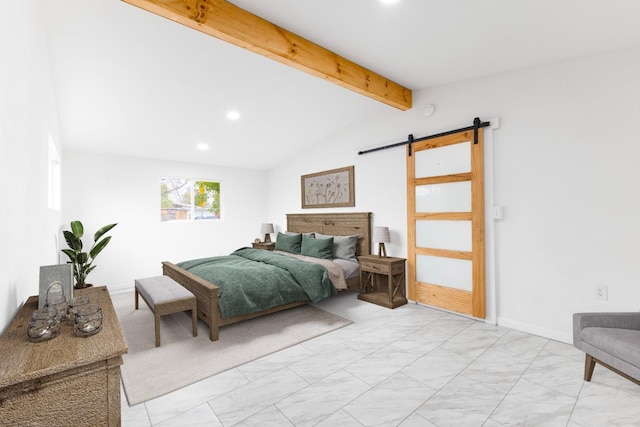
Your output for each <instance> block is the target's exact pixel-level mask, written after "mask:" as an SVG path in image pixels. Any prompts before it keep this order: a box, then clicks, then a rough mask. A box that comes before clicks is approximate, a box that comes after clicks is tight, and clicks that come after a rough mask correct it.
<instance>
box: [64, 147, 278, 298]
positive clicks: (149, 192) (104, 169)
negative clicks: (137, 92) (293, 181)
mask: <svg viewBox="0 0 640 427" xmlns="http://www.w3.org/2000/svg"><path fill="white" fill-rule="evenodd" d="M64 161H65V168H64V171H63V184H64V190H65V191H64V194H63V203H62V206H63V224H64V227H63V228H64V229H67V230H68V229H70V227H69V222H70V221H72V220H76V219H77V220H80V221H82V223H83V225H84V227H85V238H84V239H83V242H84V244H85V246H86V247H90V245H91V244H92V243H93V233H95V231H96V230H98V229H99V228H100V227H102V226H104V225H107V224H110V223H114V222H115V223H118V225H117V226H116V227H115V228H113V229H112V230H111V231H110V232H109V235H111V236H112V239H111V242H110V243H109V245H108V246H107V247H106V248H105V249H104V250H103V252H101V253H100V254H99V255H98V257H97V259H96V262H95V265H97V266H98V267H97V268H96V269H95V270H94V271H93V272H91V274H90V275H89V276H88V278H87V282H88V283H93V284H96V285H107V286H109V287H110V289H111V290H115V291H118V290H123V289H133V281H134V280H135V279H136V278H141V277H148V276H157V275H159V274H162V270H161V262H162V261H171V262H180V261H184V260H187V259H193V258H203V257H209V256H216V255H228V254H229V253H231V252H233V251H234V250H236V249H238V248H240V247H243V246H251V242H253V240H254V239H255V238H256V237H259V236H260V224H261V223H262V222H266V220H267V210H266V201H267V196H266V189H267V184H266V176H267V174H266V172H264V171H254V170H246V169H234V168H223V167H215V166H203V165H197V164H188V163H177V162H167V161H157V160H149V159H138V158H127V157H116V156H106V155H96V154H86V153H80V152H73V151H65V152H64ZM163 176H178V177H186V178H198V179H205V180H211V181H218V180H219V181H221V205H222V216H223V219H222V220H220V221H195V222H183V223H179V222H178V223H167V222H165V223H162V222H161V221H160V178H161V177H163ZM62 243H63V247H66V245H65V243H64V241H62ZM61 256H62V260H63V262H66V259H67V258H66V255H64V254H62V255H61Z"/></svg>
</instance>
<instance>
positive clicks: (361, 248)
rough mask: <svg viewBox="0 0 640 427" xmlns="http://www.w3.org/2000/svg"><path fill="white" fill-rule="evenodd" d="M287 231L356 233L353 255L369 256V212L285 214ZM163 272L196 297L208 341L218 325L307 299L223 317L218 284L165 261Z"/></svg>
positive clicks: (353, 281) (350, 282)
mask: <svg viewBox="0 0 640 427" xmlns="http://www.w3.org/2000/svg"><path fill="white" fill-rule="evenodd" d="M287 231H289V232H294V233H311V232H316V233H320V234H321V235H327V236H353V235H357V236H358V241H357V245H356V255H357V256H360V255H369V254H370V253H371V213H370V212H354V213H321V214H287ZM265 256H266V254H265ZM162 272H163V274H164V275H165V276H169V277H171V278H172V279H173V280H175V281H176V282H178V283H180V284H181V285H182V286H184V287H185V288H187V289H188V290H189V291H191V292H192V293H193V294H194V295H195V296H196V299H197V301H198V317H199V318H200V319H201V320H202V321H203V322H204V323H205V324H206V325H207V326H208V327H209V338H210V339H211V341H216V340H217V339H218V328H219V327H221V326H224V325H230V324H232V323H237V322H240V321H243V320H247V319H252V318H255V317H258V316H263V315H265V314H269V313H275V312H277V311H281V310H286V309H288V308H292V307H296V306H299V305H303V304H307V303H308V302H309V300H308V299H306V300H302V299H300V300H298V301H293V302H289V303H286V304H282V305H278V306H275V307H271V308H268V309H265V310H259V311H256V312H253V313H249V314H242V315H234V316H230V317H223V316H222V315H221V313H220V308H219V302H220V301H219V296H220V288H219V286H217V285H216V284H214V283H211V282H209V281H207V280H205V279H203V278H202V277H199V276H197V275H195V274H193V273H191V272H190V271H187V270H185V269H183V268H181V267H179V266H178V265H176V264H173V263H171V262H168V261H164V262H163V263H162ZM359 288H360V278H359V275H358V274H356V275H355V276H354V277H352V278H349V279H347V280H346V289H345V290H347V291H349V290H358V289H359Z"/></svg>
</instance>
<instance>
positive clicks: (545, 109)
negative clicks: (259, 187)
mask: <svg viewBox="0 0 640 427" xmlns="http://www.w3.org/2000/svg"><path fill="white" fill-rule="evenodd" d="M639 93H640V49H634V50H627V51H622V52H615V53H610V54H604V55H599V56H594V57H589V58H583V59H580V60H576V61H571V62H566V63H563V64H555V65H549V66H545V67H540V68H536V69H530V70H525V71H520V72H513V73H508V74H503V75H498V76H492V77H489V78H484V79H478V80H474V81H468V82H463V83H458V84H452V85H447V86H441V87H437V88H434V89H430V90H424V91H420V92H417V93H414V105H415V107H414V108H413V109H412V110H410V111H408V112H404V113H401V112H397V113H389V115H388V116H386V117H378V118H375V120H372V121H371V122H370V123H369V124H362V126H361V127H360V128H357V129H351V130H348V131H345V132H344V133H342V134H340V135H338V136H336V137H335V138H333V139H332V140H331V141H327V143H326V144H325V145H324V146H323V147H321V148H318V149H317V150H315V151H313V152H309V153H306V154H305V156H303V157H301V158H297V159H291V160H289V161H287V162H286V163H284V164H282V165H280V166H279V167H278V168H276V169H274V170H272V171H271V172H270V175H269V179H270V199H269V202H270V203H269V216H270V219H271V220H272V221H274V222H277V223H280V224H282V225H284V215H285V213H287V212H301V211H302V210H301V208H300V192H299V184H298V182H299V177H300V175H301V174H306V173H311V172H317V171H320V170H324V169H331V168H335V167H341V166H346V165H350V164H354V165H355V175H356V178H355V181H356V207H355V208H349V209H345V210H352V211H369V210H370V211H372V212H373V213H374V223H375V224H376V225H388V226H389V227H391V229H392V230H393V233H394V235H393V236H392V239H393V240H394V243H392V244H391V245H389V246H388V249H387V251H388V252H389V253H390V254H393V255H396V256H406V239H405V238H404V235H405V234H406V194H405V192H406V183H405V151H404V149H403V148H395V149H391V150H387V151H382V152H378V153H373V154H367V155H364V156H358V155H357V151H358V150H360V149H362V148H366V147H373V146H378V145H387V144H390V143H393V142H397V141H402V140H406V136H407V134H409V133H413V134H414V135H415V137H420V136H425V135H429V134H433V133H437V132H440V131H444V130H448V129H452V128H457V127H462V126H468V125H470V124H471V122H472V120H473V118H474V117H476V116H479V117H480V118H482V119H483V120H487V119H490V118H494V117H499V118H500V128H499V129H497V130H495V131H493V158H492V159H490V160H491V161H493V163H494V172H493V177H490V178H493V182H494V188H487V189H486V190H487V192H489V193H491V192H493V196H494V198H495V204H496V205H500V206H504V207H505V210H504V212H505V217H504V220H503V221H500V222H497V223H495V224H494V225H495V235H494V236H489V237H490V238H491V237H494V238H495V244H496V250H495V267H496V277H495V283H496V290H495V291H496V294H497V307H496V312H497V321H498V323H499V324H501V325H505V326H509V327H515V328H518V329H521V330H525V331H528V332H532V333H535V334H539V335H542V336H546V337H550V338H553V339H558V340H562V341H565V342H569V341H570V340H571V325H572V319H571V315H572V313H574V312H579V311H608V310H612V311H621V310H629V311H637V310H638V309H639V308H640V262H638V260H639V259H640V245H639V244H638V242H639V241H640V227H638V225H637V224H638V223H637V221H638V218H640V186H639V185H638V183H640V167H638V159H640V144H639V143H638V138H637V136H636V135H637V130H636V129H637V125H638V123H639V122H638V117H640V97H638V94H639ZM429 103H433V104H435V105H436V112H435V114H434V115H433V116H432V117H430V118H428V119H427V118H425V117H424V116H423V115H421V111H422V108H423V107H424V106H425V105H427V104H429ZM488 182H489V184H488V185H491V182H492V180H491V179H489V181H488ZM293 183H295V185H293ZM318 211H321V210H318ZM489 221H491V220H490V219H489ZM489 225H491V224H489ZM396 242H397V243H396ZM597 284H604V285H607V286H608V291H609V299H608V301H599V300H596V299H595V298H594V288H595V286H596V285H597Z"/></svg>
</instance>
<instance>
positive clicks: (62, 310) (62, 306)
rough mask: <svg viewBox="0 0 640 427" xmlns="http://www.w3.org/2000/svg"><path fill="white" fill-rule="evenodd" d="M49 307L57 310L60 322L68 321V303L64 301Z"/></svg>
mask: <svg viewBox="0 0 640 427" xmlns="http://www.w3.org/2000/svg"><path fill="white" fill-rule="evenodd" d="M48 307H51V308H54V309H55V310H56V317H57V318H58V320H59V321H61V322H63V321H65V320H67V307H68V304H67V301H66V300H63V301H60V302H56V303H53V304H48Z"/></svg>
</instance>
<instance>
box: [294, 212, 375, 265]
mask: <svg viewBox="0 0 640 427" xmlns="http://www.w3.org/2000/svg"><path fill="white" fill-rule="evenodd" d="M287 231H293V232H296V233H310V232H312V231H317V232H318V233H322V234H329V235H332V236H353V235H355V234H357V235H358V248H357V249H356V255H358V256H359V255H371V212H353V213H321V214H287Z"/></svg>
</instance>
